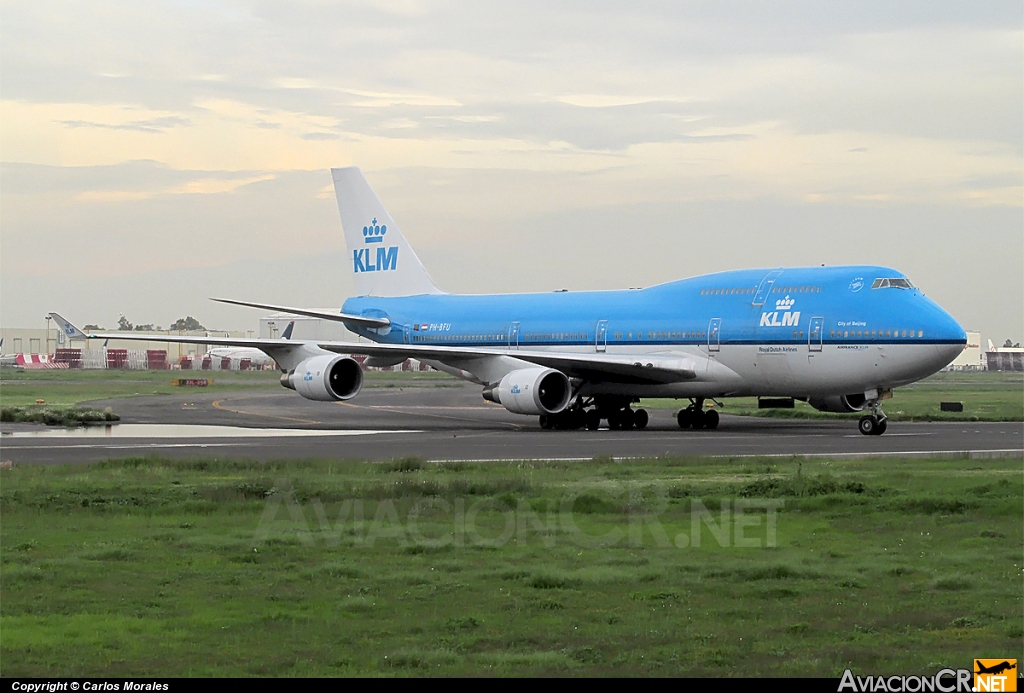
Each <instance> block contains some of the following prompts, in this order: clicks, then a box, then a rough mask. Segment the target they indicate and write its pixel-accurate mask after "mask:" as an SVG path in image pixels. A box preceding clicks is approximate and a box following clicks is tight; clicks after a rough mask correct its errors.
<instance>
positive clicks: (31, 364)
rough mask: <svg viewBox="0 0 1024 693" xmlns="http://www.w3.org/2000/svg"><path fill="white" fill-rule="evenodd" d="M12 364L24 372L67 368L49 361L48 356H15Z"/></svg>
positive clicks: (66, 365) (64, 365) (63, 364)
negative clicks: (24, 370)
mask: <svg viewBox="0 0 1024 693" xmlns="http://www.w3.org/2000/svg"><path fill="white" fill-rule="evenodd" d="M14 363H16V364H17V365H19V366H21V367H22V368H24V369H26V370H33V369H44V368H67V367H68V364H66V363H57V362H56V361H54V360H53V359H51V358H50V355H49V354H17V355H16V356H15V357H14Z"/></svg>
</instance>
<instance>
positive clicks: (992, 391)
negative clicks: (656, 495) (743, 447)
mask: <svg viewBox="0 0 1024 693" xmlns="http://www.w3.org/2000/svg"><path fill="white" fill-rule="evenodd" d="M951 401H952V402H963V405H964V410H963V412H945V411H940V409H939V403H940V402H951ZM685 403H686V402H685V401H683V402H682V403H681V402H680V400H673V399H645V400H643V402H642V403H641V406H644V407H647V408H649V409H681V408H682V407H683V405H684V404H685ZM882 409H883V410H884V411H885V413H886V416H888V417H889V419H890V420H892V421H1024V373H1001V372H991V373H990V372H978V373H970V372H962V373H958V372H946V373H936V374H935V375H933V376H931V377H928V378H925V379H924V380H921V381H919V382H916V383H913V384H912V385H907V386H906V387H901V388H897V389H896V390H895V391H894V392H893V397H892V399H889V400H886V401H885V402H884V403H883V406H882ZM719 411H721V412H722V413H724V414H738V415H741V416H765V417H772V418H793V419H843V418H858V417H860V416H863V414H862V413H853V414H832V413H828V412H820V411H817V410H816V409H814V408H813V407H811V406H810V405H809V404H805V403H804V402H796V406H795V407H794V408H793V409H758V408H757V399H756V398H754V397H734V398H729V399H725V400H722V406H721V408H720V409H719Z"/></svg>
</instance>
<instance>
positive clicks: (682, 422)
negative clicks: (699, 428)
mask: <svg viewBox="0 0 1024 693" xmlns="http://www.w3.org/2000/svg"><path fill="white" fill-rule="evenodd" d="M676 423H677V424H679V428H681V429H683V430H684V431H685V430H686V429H687V428H689V427H690V424H692V423H693V419H692V417H691V416H690V410H689V409H680V410H679V413H678V414H676Z"/></svg>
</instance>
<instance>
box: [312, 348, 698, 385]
mask: <svg viewBox="0 0 1024 693" xmlns="http://www.w3.org/2000/svg"><path fill="white" fill-rule="evenodd" d="M317 346H319V347H320V348H321V349H325V350H327V351H333V352H335V353H339V354H366V355H367V356H399V355H404V356H405V357H406V358H416V359H434V360H437V361H442V362H444V363H450V364H452V365H455V366H458V364H459V362H460V361H471V360H475V359H481V358H488V357H507V358H513V359H518V360H520V361H525V362H526V363H530V364H534V365H537V366H544V367H546V368H554V369H556V370H559V371H562V372H563V373H565V374H566V375H568V376H569V377H570V378H583V379H585V380H591V381H599V382H629V383H671V382H678V381H680V380H694V379H696V377H697V361H696V359H694V358H692V357H689V356H685V355H681V354H679V355H677V354H644V355H642V356H641V355H626V354H607V353H592V354H579V353H569V352H554V351H530V350H527V349H508V348H501V347H497V348H494V347H491V348H474V347H448V346H430V345H421V344H377V343H373V342H317Z"/></svg>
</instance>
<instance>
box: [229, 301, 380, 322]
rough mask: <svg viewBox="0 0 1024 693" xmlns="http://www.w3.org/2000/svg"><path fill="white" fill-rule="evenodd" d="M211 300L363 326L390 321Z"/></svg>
mask: <svg viewBox="0 0 1024 693" xmlns="http://www.w3.org/2000/svg"><path fill="white" fill-rule="evenodd" d="M210 300H211V301H217V302H218V303H230V304H232V305H235V306H248V307H249V308H262V309H263V310H273V311H277V312H278V313H291V314H292V315H305V316H306V317H310V318H321V319H323V320H331V321H333V322H347V323H351V324H353V325H362V326H363V327H387V326H388V325H390V324H391V321H390V320H388V319H387V318H371V317H368V316H366V315H348V314H346V313H331V312H328V311H325V310H309V309H308V308H289V307H288V306H275V305H272V304H270V303H250V302H249V301H235V300H233V299H230V298H212V299H210Z"/></svg>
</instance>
